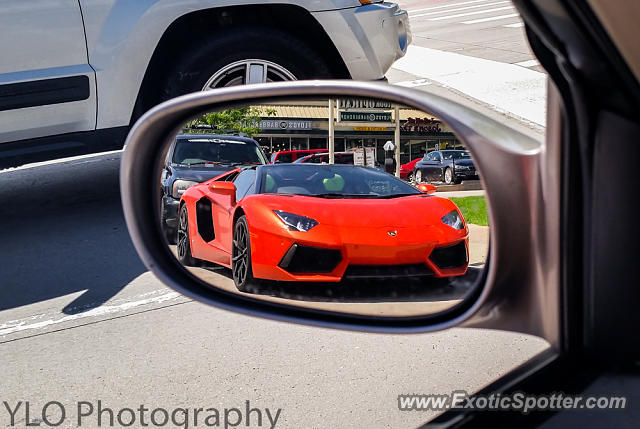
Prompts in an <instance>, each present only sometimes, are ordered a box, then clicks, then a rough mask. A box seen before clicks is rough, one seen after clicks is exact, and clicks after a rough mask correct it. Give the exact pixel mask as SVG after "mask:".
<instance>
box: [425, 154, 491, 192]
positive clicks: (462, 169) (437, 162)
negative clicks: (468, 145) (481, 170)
mask: <svg viewBox="0 0 640 429" xmlns="http://www.w3.org/2000/svg"><path fill="white" fill-rule="evenodd" d="M414 177H415V180H416V182H417V183H423V182H443V183H445V184H447V185H450V184H452V183H460V182H462V181H463V180H472V179H476V180H477V179H478V172H477V171H476V167H475V165H473V160H472V159H471V155H469V152H467V151H466V150H436V151H433V152H429V153H428V154H426V155H425V156H424V158H422V159H421V160H420V161H418V162H417V163H416V166H415V173H414Z"/></svg>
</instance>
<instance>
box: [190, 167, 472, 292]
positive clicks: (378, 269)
mask: <svg viewBox="0 0 640 429" xmlns="http://www.w3.org/2000/svg"><path fill="white" fill-rule="evenodd" d="M424 196H425V194H423V193H422V192H420V191H419V190H417V189H415V188H414V187H412V186H410V185H408V184H406V183H405V182H403V181H402V180H400V179H397V178H395V177H393V176H391V175H389V174H386V173H384V172H381V171H378V170H375V169H371V168H366V167H360V166H354V165H317V164H304V165H302V164H301V165H296V164H280V165H267V166H262V167H257V168H256V167H251V168H245V169H237V170H233V171H231V172H229V173H227V174H224V175H221V176H219V177H217V178H215V179H213V180H211V181H209V182H205V183H203V184H201V185H197V186H193V187H191V188H189V189H187V190H186V192H184V194H183V195H182V197H181V200H180V222H179V227H178V259H179V260H180V262H182V263H183V264H185V265H193V264H194V263H195V260H196V259H199V260H205V261H209V262H213V263H216V264H219V265H222V266H225V267H228V268H231V269H232V273H233V281H234V282H235V285H236V287H237V288H238V290H240V291H243V292H247V291H251V289H252V288H253V287H254V286H256V283H257V282H258V281H259V280H260V279H267V280H280V281H303V282H339V281H341V280H342V279H349V278H365V277H367V276H368V277H376V278H384V277H385V276H388V277H392V278H405V277H406V278H409V277H418V276H423V277H436V278H442V277H452V276H460V275H463V274H464V273H465V272H466V271H467V266H468V246H469V231H468V228H467V226H466V223H465V221H464V219H463V217H462V214H461V213H460V211H459V210H458V208H457V207H456V205H455V204H454V203H453V202H452V201H451V200H449V199H446V198H440V197H436V196H429V197H428V198H423V197H424ZM199 204H200V207H198V205H199ZM399 211H402V212H403V213H404V214H405V216H403V217H402V218H401V219H399V218H398V212H399ZM212 213H213V215H212ZM344 213H350V216H344ZM372 213H375V214H376V215H375V220H372V216H371V214H372ZM229 214H233V215H229ZM247 219H250V221H247ZM372 222H375V223H376V225H377V224H379V225H381V226H379V227H378V228H377V229H376V230H375V231H374V230H372V229H371V228H370V225H371V223H372ZM391 225H394V226H393V227H392V226H391ZM394 228H397V229H394ZM345 231H348V233H347V232H345ZM399 231H401V232H399ZM372 234H373V235H375V237H377V238H376V239H372V238H371V237H372ZM396 234H400V236H401V237H400V238H398V239H396V238H395V236H396ZM345 237H348V238H345ZM390 240H393V242H394V243H395V245H394V246H390ZM232 261H233V263H232Z"/></svg>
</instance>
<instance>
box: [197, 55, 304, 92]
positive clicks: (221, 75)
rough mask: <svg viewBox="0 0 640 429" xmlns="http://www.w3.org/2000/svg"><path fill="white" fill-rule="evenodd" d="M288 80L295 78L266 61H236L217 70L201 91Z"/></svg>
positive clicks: (288, 72)
mask: <svg viewBox="0 0 640 429" xmlns="http://www.w3.org/2000/svg"><path fill="white" fill-rule="evenodd" d="M289 80H296V77H295V76H294V75H293V73H291V72H290V71H289V70H287V69H286V68H284V67H282V66H281V65H279V64H276V63H273V62H271V61H266V60H259V59H249V60H241V61H236V62H235V63H231V64H229V65H227V66H225V67H223V68H222V69H220V70H218V71H217V72H216V73H215V74H214V75H213V76H211V77H210V78H209V80H208V81H207V83H205V84H204V86H203V88H202V90H203V91H206V90H208V89H214V88H223V87H227V86H237V85H246V84H249V83H265V82H282V81H289Z"/></svg>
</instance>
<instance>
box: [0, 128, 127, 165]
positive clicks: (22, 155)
mask: <svg viewBox="0 0 640 429" xmlns="http://www.w3.org/2000/svg"><path fill="white" fill-rule="evenodd" d="M128 132H129V127H117V128H105V129H102V130H93V131H84V132H79V133H69V134H61V135H57V136H51V137H40V138H36V139H29V140H19V141H15V142H10V143H0V169H2V168H9V167H17V166H19V165H22V164H27V163H31V162H40V161H47V160H50V159H55V158H64V157H68V156H76V155H84V154H88V153H96V152H104V151H107V150H117V149H122V146H123V145H124V140H125V138H126V137H127V133H128Z"/></svg>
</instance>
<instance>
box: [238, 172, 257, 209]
mask: <svg viewBox="0 0 640 429" xmlns="http://www.w3.org/2000/svg"><path fill="white" fill-rule="evenodd" d="M255 179H256V170H254V169H250V170H244V171H243V172H242V173H240V174H239V175H238V177H237V178H236V180H234V182H233V184H234V185H236V201H240V200H241V199H242V198H243V197H244V196H245V194H246V193H247V191H248V190H249V188H250V187H251V186H252V185H253V184H254V183H255Z"/></svg>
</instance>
